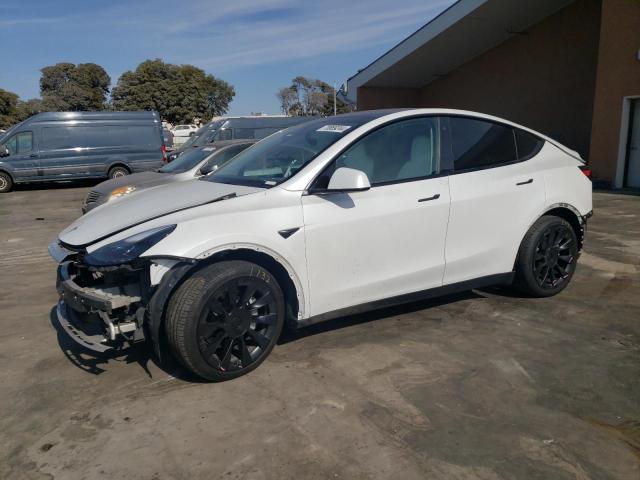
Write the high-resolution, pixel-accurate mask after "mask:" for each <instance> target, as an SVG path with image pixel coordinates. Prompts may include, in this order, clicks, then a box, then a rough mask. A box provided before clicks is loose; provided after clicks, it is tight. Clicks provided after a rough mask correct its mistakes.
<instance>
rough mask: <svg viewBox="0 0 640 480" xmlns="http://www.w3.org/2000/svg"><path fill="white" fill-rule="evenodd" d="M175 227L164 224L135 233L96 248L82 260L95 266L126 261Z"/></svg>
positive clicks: (138, 254) (149, 246)
mask: <svg viewBox="0 0 640 480" xmlns="http://www.w3.org/2000/svg"><path fill="white" fill-rule="evenodd" d="M175 229H176V226H175V225H164V226H162V227H158V228H152V229H151V230H146V231H144V232H141V233H136V234H135V235H132V236H130V237H127V238H125V239H123V240H118V241H117V242H113V243H110V244H108V245H105V246H104V247H100V248H98V249H97V250H96V251H94V252H91V253H89V254H87V255H86V256H85V257H84V261H85V263H86V264H87V265H93V266H96V267H107V266H111V265H120V264H122V263H128V262H130V261H132V260H135V259H136V258H138V257H139V256H140V255H141V254H143V253H144V252H146V251H147V250H149V249H150V248H151V247H153V246H154V245H155V244H156V243H158V242H159V241H160V240H162V239H163V238H165V237H166V236H167V235H169V234H170V233H171V232H173V231H174V230H175Z"/></svg>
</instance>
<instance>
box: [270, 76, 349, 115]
mask: <svg viewBox="0 0 640 480" xmlns="http://www.w3.org/2000/svg"><path fill="white" fill-rule="evenodd" d="M276 97H277V98H278V100H279V101H280V108H281V110H282V113H284V114H285V115H303V116H304V115H323V116H328V115H333V101H334V89H333V87H332V86H331V85H329V84H328V83H326V82H323V81H322V80H318V79H311V78H306V77H302V76H297V77H295V78H294V79H293V80H291V85H290V86H288V87H283V88H281V89H280V90H278V91H277V92H276ZM336 110H337V113H347V112H351V111H353V106H351V105H349V104H347V103H345V102H343V101H342V100H340V99H339V98H336Z"/></svg>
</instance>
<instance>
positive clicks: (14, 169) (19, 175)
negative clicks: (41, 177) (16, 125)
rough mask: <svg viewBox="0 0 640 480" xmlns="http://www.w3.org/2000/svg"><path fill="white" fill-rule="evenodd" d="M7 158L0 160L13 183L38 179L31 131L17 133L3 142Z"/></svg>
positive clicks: (35, 152) (36, 151) (35, 149)
mask: <svg viewBox="0 0 640 480" xmlns="http://www.w3.org/2000/svg"><path fill="white" fill-rule="evenodd" d="M5 146H6V147H7V148H8V149H9V156H7V157H3V158H0V164H4V165H6V166H7V170H9V172H10V173H11V174H12V175H13V178H14V180H15V181H17V182H20V181H22V180H33V179H36V178H37V177H38V166H39V163H38V150H37V148H36V142H35V137H34V134H33V131H32V130H29V131H23V132H17V133H16V134H15V135H13V136H12V137H11V138H9V139H8V140H7V141H6V142H5Z"/></svg>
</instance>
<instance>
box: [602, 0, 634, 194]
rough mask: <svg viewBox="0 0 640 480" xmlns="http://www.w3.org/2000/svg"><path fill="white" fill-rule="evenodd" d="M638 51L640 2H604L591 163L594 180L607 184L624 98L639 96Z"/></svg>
mask: <svg viewBox="0 0 640 480" xmlns="http://www.w3.org/2000/svg"><path fill="white" fill-rule="evenodd" d="M638 51H640V1H639V0H603V5H602V23H601V28H600V49H599V55H598V68H597V75H596V89H595V101H594V109H593V128H592V133H591V154H590V161H591V166H592V168H593V170H594V175H595V176H596V178H599V179H603V180H606V181H608V182H610V183H614V179H615V175H616V165H617V161H618V153H619V146H620V130H621V127H623V126H624V125H623V124H624V123H625V122H622V106H623V101H624V98H625V97H632V96H639V97H640V61H639V60H638ZM623 133H624V134H626V132H623ZM623 160H624V158H623ZM621 168H622V165H621Z"/></svg>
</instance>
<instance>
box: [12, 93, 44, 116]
mask: <svg viewBox="0 0 640 480" xmlns="http://www.w3.org/2000/svg"><path fill="white" fill-rule="evenodd" d="M17 108H18V117H19V118H20V121H22V120H26V119H27V118H29V117H30V116H32V115H35V114H37V113H40V112H44V111H46V110H45V108H44V105H43V104H42V100H40V99H39V98H30V99H29V100H26V101H22V100H18V106H17Z"/></svg>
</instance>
